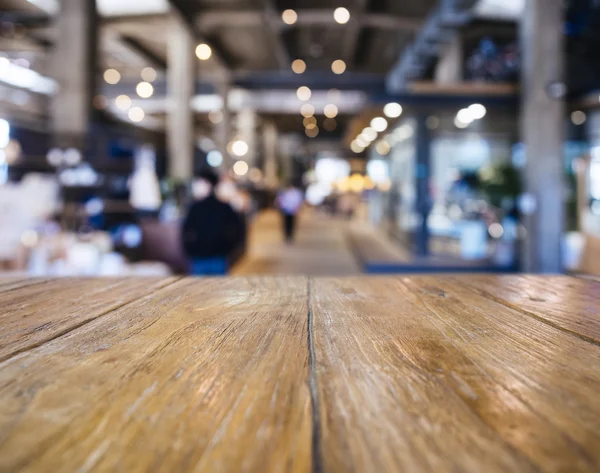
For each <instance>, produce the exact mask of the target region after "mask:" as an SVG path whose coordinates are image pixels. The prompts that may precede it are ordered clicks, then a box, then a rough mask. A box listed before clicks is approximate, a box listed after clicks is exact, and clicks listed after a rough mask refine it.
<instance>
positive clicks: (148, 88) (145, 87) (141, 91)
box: [135, 82, 154, 99]
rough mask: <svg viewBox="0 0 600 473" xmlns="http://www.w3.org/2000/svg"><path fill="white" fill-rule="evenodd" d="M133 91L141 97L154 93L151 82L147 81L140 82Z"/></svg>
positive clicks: (145, 97) (150, 95) (147, 96)
mask: <svg viewBox="0 0 600 473" xmlns="http://www.w3.org/2000/svg"><path fill="white" fill-rule="evenodd" d="M135 91H136V92H137V94H138V95H139V96H140V97H141V98H143V99H147V98H150V97H152V94H154V87H152V84H150V83H149V82H140V83H139V84H138V85H137V87H136V88H135Z"/></svg>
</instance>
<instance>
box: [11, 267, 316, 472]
mask: <svg viewBox="0 0 600 473" xmlns="http://www.w3.org/2000/svg"><path fill="white" fill-rule="evenodd" d="M307 345H308V337H307V282H306V280H305V279H304V278H281V279H277V280H274V279H258V278H256V279H235V278H232V279H218V280H210V279H204V280H193V279H186V280H181V281H179V282H177V283H175V284H172V285H169V286H168V287H165V288H163V289H160V290H156V291H153V293H152V294H149V295H147V296H145V297H143V298H141V299H139V300H137V301H135V302H133V303H131V304H128V305H126V306H124V307H121V308H119V309H116V310H113V311H112V312H110V313H108V314H106V315H104V316H102V317H99V318H97V319H95V320H93V321H91V322H89V323H87V324H85V325H84V326H82V327H80V328H78V329H76V330H73V331H71V332H69V333H68V334H67V335H65V336H63V337H60V338H58V339H55V340H52V341H50V342H48V343H45V344H43V345H41V346H39V347H37V348H35V349H33V350H30V351H28V352H27V353H23V354H21V355H18V356H16V357H13V358H11V359H10V360H8V361H6V362H4V363H2V364H0V471H11V472H16V471H30V472H41V471H48V472H57V471H61V472H62V471H64V472H70V471H85V472H89V471H94V472H99V471H106V472H108V471H111V472H112V471H125V472H128V473H135V472H147V471H153V472H154V471H155V472H169V473H172V472H187V471H190V472H191V471H193V472H217V471H223V472H225V471H248V472H250V471H252V472H254V471H261V472H269V471H272V472H307V471H309V470H310V468H311V431H312V423H311V402H310V395H309V389H308V383H307V381H308V377H309V372H308V346H307Z"/></svg>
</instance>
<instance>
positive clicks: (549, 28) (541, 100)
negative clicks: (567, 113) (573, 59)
mask: <svg viewBox="0 0 600 473" xmlns="http://www.w3.org/2000/svg"><path fill="white" fill-rule="evenodd" d="M562 4H563V2H548V1H547V0H526V2H525V12H524V15H523V17H522V23H521V42H522V46H521V48H522V54H523V56H522V58H523V59H522V62H523V66H522V78H521V95H522V117H521V135H522V140H523V142H524V144H525V146H526V153H527V164H526V168H525V190H526V194H525V195H526V198H525V199H523V200H522V203H525V204H526V205H524V208H523V209H522V210H524V211H525V212H526V213H527V215H526V216H525V221H524V223H525V229H526V238H525V243H524V248H523V265H524V267H523V269H524V270H525V271H527V272H535V273H559V272H562V270H563V267H562V259H561V240H562V236H563V231H564V226H565V209H564V187H563V174H564V171H563V136H564V126H563V120H564V104H563V100H562V98H556V96H557V95H561V92H562V91H561V84H563V80H564V70H563V69H564V39H563V29H564V28H563V21H564V17H563V6H562ZM551 92H552V93H551ZM553 94H554V95H555V97H553V96H552V95H553Z"/></svg>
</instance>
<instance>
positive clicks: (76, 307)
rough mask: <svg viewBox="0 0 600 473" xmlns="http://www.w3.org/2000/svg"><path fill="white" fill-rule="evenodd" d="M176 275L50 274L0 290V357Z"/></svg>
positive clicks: (63, 330)
mask: <svg viewBox="0 0 600 473" xmlns="http://www.w3.org/2000/svg"><path fill="white" fill-rule="evenodd" d="M176 280H177V278H167V279H156V278H149V279H143V278H129V279H122V278H121V279H115V278H111V279H54V280H49V281H45V282H42V283H39V284H31V285H26V286H21V287H19V288H18V289H16V290H11V291H8V292H0V361H3V360H6V359H8V358H10V357H11V356H14V355H15V354H17V353H20V352H22V351H24V350H28V349H30V348H32V347H36V346H38V345H40V344H42V343H45V342H47V341H48V340H52V339H53V338H55V337H57V336H60V335H61V334H64V333H67V332H69V331H70V330H72V329H73V328H74V327H78V326H80V325H82V324H84V323H86V322H88V321H90V320H93V319H95V318H96V317H98V316H100V315H102V314H104V313H106V312H110V311H111V310H114V309H115V308H117V307H120V306H121V305H123V304H127V303H129V302H131V301H134V300H136V299H138V298H140V297H142V296H144V295H146V294H149V293H151V292H152V291H155V290H157V289H159V288H161V287H163V286H165V285H168V284H171V283H173V282H174V281H176Z"/></svg>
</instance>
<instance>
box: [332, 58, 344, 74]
mask: <svg viewBox="0 0 600 473" xmlns="http://www.w3.org/2000/svg"><path fill="white" fill-rule="evenodd" d="M331 70H332V71H333V73H334V74H338V75H339V74H343V73H344V72H346V63H345V62H344V61H342V60H341V59H336V60H335V61H333V63H332V64H331Z"/></svg>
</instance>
